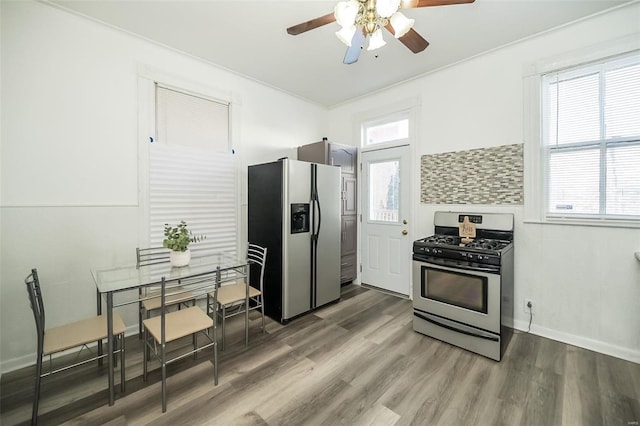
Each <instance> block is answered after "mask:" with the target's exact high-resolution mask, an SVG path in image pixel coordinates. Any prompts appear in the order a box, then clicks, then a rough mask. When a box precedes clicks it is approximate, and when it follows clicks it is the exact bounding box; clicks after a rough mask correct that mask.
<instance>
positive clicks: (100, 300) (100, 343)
mask: <svg viewBox="0 0 640 426" xmlns="http://www.w3.org/2000/svg"><path fill="white" fill-rule="evenodd" d="M96 302H97V306H96V312H97V313H98V315H102V299H101V298H100V290H98V289H97V288H96ZM103 353H104V352H103V351H102V340H100V341H99V342H98V356H102V354H103ZM102 364H103V363H102V358H100V359H99V360H98V365H99V366H101V367H102Z"/></svg>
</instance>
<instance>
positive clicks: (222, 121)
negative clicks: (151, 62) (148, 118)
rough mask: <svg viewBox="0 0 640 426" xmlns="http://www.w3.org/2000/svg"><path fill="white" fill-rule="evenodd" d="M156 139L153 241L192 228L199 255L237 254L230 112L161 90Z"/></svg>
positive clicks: (152, 176) (152, 158)
mask: <svg viewBox="0 0 640 426" xmlns="http://www.w3.org/2000/svg"><path fill="white" fill-rule="evenodd" d="M156 126H157V139H156V141H155V142H153V143H152V144H151V147H150V159H149V235H150V244H151V246H152V247H156V246H162V240H163V239H164V225H165V223H169V224H171V225H172V226H175V225H177V224H178V223H179V222H180V221H181V220H184V221H185V222H187V225H188V229H189V230H190V231H192V232H193V234H195V235H206V239H205V240H203V241H200V242H197V243H192V244H191V245H190V246H189V248H190V250H191V251H192V252H193V253H194V255H196V256H197V255H198V253H200V254H204V253H213V252H220V251H227V252H231V253H233V254H235V253H236V250H237V247H236V245H237V232H238V228H237V212H236V205H237V203H236V197H237V195H236V192H237V191H236V172H235V169H236V168H235V164H234V157H233V155H232V154H231V152H230V150H229V107H228V105H226V104H223V103H219V102H215V101H211V100H208V99H205V98H202V97H198V96H194V95H190V94H186V93H181V92H178V91H175V90H172V89H167V88H164V87H161V86H158V85H156Z"/></svg>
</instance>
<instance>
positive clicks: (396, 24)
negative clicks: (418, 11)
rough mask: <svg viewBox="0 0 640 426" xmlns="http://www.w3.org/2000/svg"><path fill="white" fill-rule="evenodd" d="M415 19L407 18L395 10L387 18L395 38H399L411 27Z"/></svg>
mask: <svg viewBox="0 0 640 426" xmlns="http://www.w3.org/2000/svg"><path fill="white" fill-rule="evenodd" d="M414 22H415V19H409V18H407V17H406V16H404V15H403V14H402V13H400V12H396V13H394V14H393V15H391V18H389V23H390V24H391V26H392V27H393V31H394V34H395V37H396V38H400V37H402V36H403V35H405V34H406V33H408V32H409V30H410V29H411V28H412V27H413V24H414Z"/></svg>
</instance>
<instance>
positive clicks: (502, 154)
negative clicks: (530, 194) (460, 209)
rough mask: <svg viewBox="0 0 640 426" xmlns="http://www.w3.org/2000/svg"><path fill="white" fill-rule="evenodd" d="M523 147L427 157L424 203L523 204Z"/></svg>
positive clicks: (423, 172) (423, 177)
mask: <svg viewBox="0 0 640 426" xmlns="http://www.w3.org/2000/svg"><path fill="white" fill-rule="evenodd" d="M522 153H523V144H515V145H503V146H498V147H491V148H480V149H472V150H468V151H457V152H445V153H442V154H430V155H423V156H422V158H421V165H420V175H421V179H420V201H421V202H422V203H426V204H522V203H523V201H524V166H523V156H522V155H523V154H522Z"/></svg>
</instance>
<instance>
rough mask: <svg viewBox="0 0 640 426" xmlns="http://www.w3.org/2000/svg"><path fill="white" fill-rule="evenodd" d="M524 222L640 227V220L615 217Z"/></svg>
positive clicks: (547, 219) (564, 218) (565, 218)
mask: <svg viewBox="0 0 640 426" xmlns="http://www.w3.org/2000/svg"><path fill="white" fill-rule="evenodd" d="M524 223H533V224H539V225H564V226H588V227H600V228H631V229H640V220H633V219H629V220H622V219H620V220H615V219H575V218H567V217H553V218H546V219H525V220H524Z"/></svg>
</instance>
